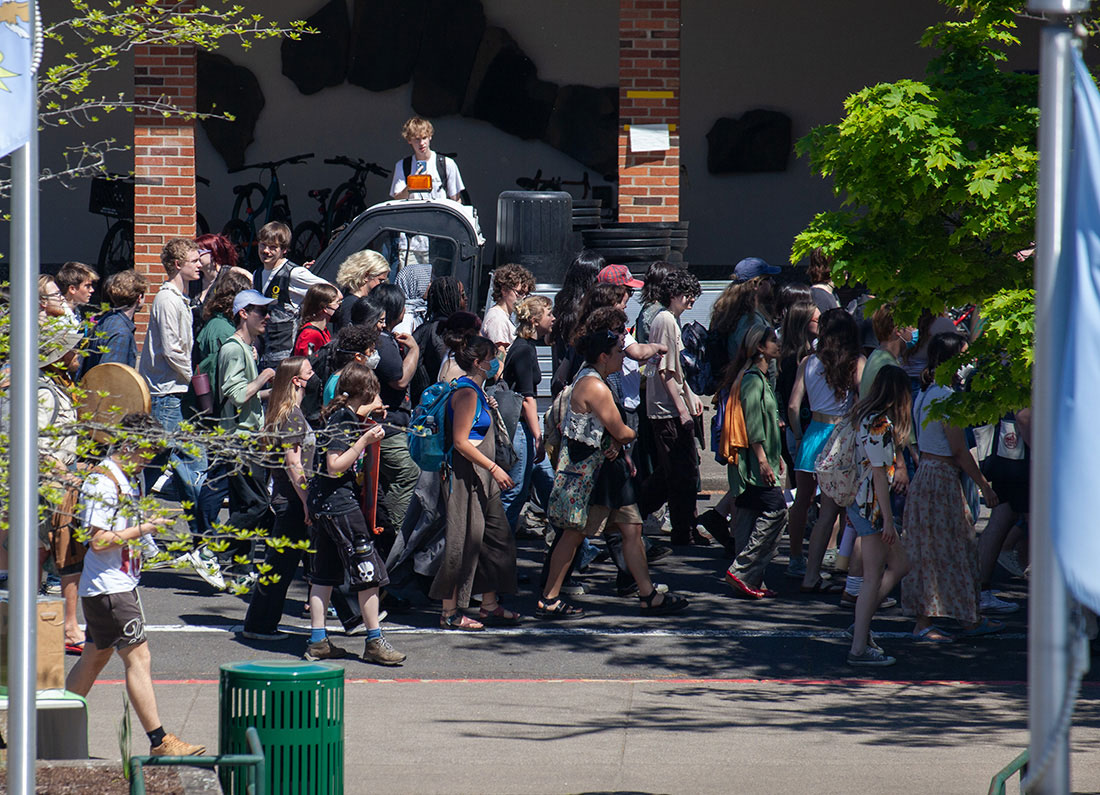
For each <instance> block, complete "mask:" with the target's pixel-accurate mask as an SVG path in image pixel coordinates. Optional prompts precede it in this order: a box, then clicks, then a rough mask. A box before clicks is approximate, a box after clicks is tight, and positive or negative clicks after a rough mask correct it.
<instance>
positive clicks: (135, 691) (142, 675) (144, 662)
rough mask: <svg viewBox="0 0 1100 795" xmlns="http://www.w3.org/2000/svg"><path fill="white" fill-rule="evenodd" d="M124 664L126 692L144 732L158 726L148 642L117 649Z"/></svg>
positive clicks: (158, 717)
mask: <svg viewBox="0 0 1100 795" xmlns="http://www.w3.org/2000/svg"><path fill="white" fill-rule="evenodd" d="M118 653H119V655H120V656H121V657H122V662H123V664H124V665H125V666H126V693H127V694H128V695H129V696H130V703H131V704H133V705H134V712H136V713H137V717H138V720H139V721H141V726H142V728H143V729H145V731H146V732H151V731H153V729H159V728H160V725H161V724H160V716H159V715H157V697H156V696H155V695H154V694H153V672H152V660H153V658H152V655H150V654H149V644H148V643H144V642H143V643H139V644H137V645H136V646H127V647H125V648H122V649H119V650H118Z"/></svg>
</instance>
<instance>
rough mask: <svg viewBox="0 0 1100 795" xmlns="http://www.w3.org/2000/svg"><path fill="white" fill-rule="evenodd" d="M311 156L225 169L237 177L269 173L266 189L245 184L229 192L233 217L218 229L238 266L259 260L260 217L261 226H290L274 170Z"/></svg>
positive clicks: (310, 153) (286, 208)
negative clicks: (279, 223)
mask: <svg viewBox="0 0 1100 795" xmlns="http://www.w3.org/2000/svg"><path fill="white" fill-rule="evenodd" d="M312 157H313V153H312V152H309V153H308V154H302V155H294V156H293V157H286V158H283V159H282V160H268V161H265V162H263V163H251V164H249V165H245V166H241V167H240V168H234V169H230V170H229V172H228V173H230V174H237V173H239V172H241V171H246V170H248V169H251V168H258V169H260V175H261V177H262V176H263V172H264V170H268V171H270V172H271V179H270V180H269V182H268V185H267V188H264V186H263V185H261V184H260V183H259V182H246V183H245V184H243V185H234V186H233V193H234V194H235V195H236V197H237V198H236V199H235V200H234V202H233V215H232V216H231V217H230V219H229V221H228V222H226V224H225V226H223V227H222V234H223V235H225V236H226V237H228V238H229V240H230V242H232V243H233V245H234V246H235V247H236V249H237V259H238V261H239V262H241V263H242V264H243V263H245V262H248V263H249V264H251V265H252V266H253V267H255V266H257V265H259V264H260V257H259V254H258V252H257V251H256V233H257V229H256V223H257V220H259V219H261V217H262V221H261V222H260V223H261V225H262V224H266V223H269V222H271V221H282V222H283V223H284V224H286V225H287V226H288V227H292V226H293V223H292V221H291V219H290V202H289V201H288V200H287V197H286V194H285V193H283V192H282V187H281V186H280V184H279V174H278V172H277V170H276V169H278V167H279V166H284V165H294V166H296V165H301V164H302V163H305V162H306V161H307V160H309V159H310V158H312Z"/></svg>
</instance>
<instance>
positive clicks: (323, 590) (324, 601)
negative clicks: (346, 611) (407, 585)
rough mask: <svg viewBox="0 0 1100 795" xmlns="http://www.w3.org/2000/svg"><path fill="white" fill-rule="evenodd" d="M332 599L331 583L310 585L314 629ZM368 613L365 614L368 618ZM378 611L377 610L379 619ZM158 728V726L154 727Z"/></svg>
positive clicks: (319, 626)
mask: <svg viewBox="0 0 1100 795" xmlns="http://www.w3.org/2000/svg"><path fill="white" fill-rule="evenodd" d="M330 599H332V586H331V585H310V586H309V626H310V627H311V628H312V629H324V628H325V619H326V618H328V603H329V600H330ZM366 617H367V614H366V613H364V614H363V618H364V619H366ZM377 617H378V613H377V612H375V618H376V619H377ZM153 728H156V727H153Z"/></svg>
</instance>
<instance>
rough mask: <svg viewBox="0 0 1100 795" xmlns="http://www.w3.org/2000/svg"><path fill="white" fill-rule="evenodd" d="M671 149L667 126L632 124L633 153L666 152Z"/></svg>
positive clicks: (631, 144)
mask: <svg viewBox="0 0 1100 795" xmlns="http://www.w3.org/2000/svg"><path fill="white" fill-rule="evenodd" d="M668 148H669V144H668V125H667V124H631V125H630V151H631V152H664V151H666V150H667V149H668Z"/></svg>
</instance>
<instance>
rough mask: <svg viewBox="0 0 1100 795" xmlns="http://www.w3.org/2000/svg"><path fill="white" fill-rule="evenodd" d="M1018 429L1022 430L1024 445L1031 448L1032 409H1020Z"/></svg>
mask: <svg viewBox="0 0 1100 795" xmlns="http://www.w3.org/2000/svg"><path fill="white" fill-rule="evenodd" d="M1016 427H1017V428H1018V429H1019V430H1020V438H1021V439H1023V440H1024V444H1026V445H1027V446H1028V447H1031V409H1020V410H1019V411H1017V412H1016Z"/></svg>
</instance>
